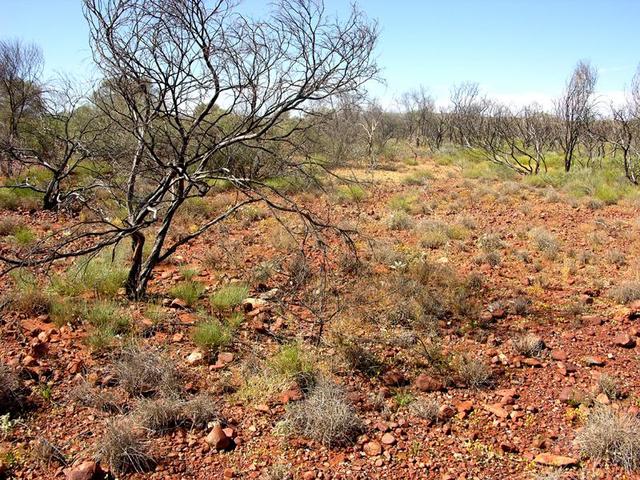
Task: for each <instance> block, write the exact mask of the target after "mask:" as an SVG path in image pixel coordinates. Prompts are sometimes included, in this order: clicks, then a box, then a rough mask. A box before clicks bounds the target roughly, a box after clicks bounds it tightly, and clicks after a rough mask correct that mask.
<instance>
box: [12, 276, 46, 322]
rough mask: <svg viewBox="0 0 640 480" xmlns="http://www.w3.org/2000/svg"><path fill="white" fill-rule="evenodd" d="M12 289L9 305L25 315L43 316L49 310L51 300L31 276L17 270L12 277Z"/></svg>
mask: <svg viewBox="0 0 640 480" xmlns="http://www.w3.org/2000/svg"><path fill="white" fill-rule="evenodd" d="M13 280H14V284H15V286H14V289H13V291H12V292H11V293H10V294H9V299H10V300H11V305H12V307H13V309H14V310H15V311H17V312H20V313H23V314H25V315H43V314H46V313H49V311H50V309H51V298H50V297H49V295H48V294H47V293H46V292H45V291H43V289H42V287H41V286H40V285H39V284H38V282H37V281H36V279H35V277H33V275H31V274H29V273H27V272H25V271H22V270H18V271H16V272H15V273H14V275H13Z"/></svg>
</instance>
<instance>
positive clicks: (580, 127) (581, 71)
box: [555, 60, 598, 172]
mask: <svg viewBox="0 0 640 480" xmlns="http://www.w3.org/2000/svg"><path fill="white" fill-rule="evenodd" d="M597 80H598V73H597V71H596V69H595V68H594V67H592V66H591V65H590V64H589V63H588V62H586V61H583V60H581V61H580V62H578V64H577V65H576V67H575V69H574V70H573V73H572V74H571V78H570V79H569V81H568V82H567V86H566V88H565V91H564V93H563V94H562V96H561V97H560V98H559V99H558V100H557V101H556V104H555V110H556V115H557V116H558V117H559V118H560V121H561V122H562V136H561V137H560V146H561V148H562V151H563V153H564V170H565V171H566V172H569V171H570V170H571V166H572V165H573V160H574V153H575V151H576V148H577V146H578V144H579V141H580V138H581V137H582V135H584V133H585V132H586V131H587V130H588V128H589V125H590V123H591V121H592V119H593V116H594V113H595V109H594V98H593V96H594V91H595V87H596V82H597Z"/></svg>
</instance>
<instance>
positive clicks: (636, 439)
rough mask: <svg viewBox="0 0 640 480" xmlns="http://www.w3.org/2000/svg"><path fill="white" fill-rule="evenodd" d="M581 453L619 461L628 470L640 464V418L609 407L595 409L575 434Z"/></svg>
mask: <svg viewBox="0 0 640 480" xmlns="http://www.w3.org/2000/svg"><path fill="white" fill-rule="evenodd" d="M576 443H577V444H578V446H579V447H580V450H581V451H582V454H583V455H585V456H586V457H589V458H593V459H596V460H601V461H607V462H611V463H614V464H616V465H620V466H621V467H623V468H624V469H626V470H636V469H637V468H639V467H640V420H639V419H637V418H636V417H632V416H630V415H628V414H625V413H617V412H615V411H613V410H612V409H611V408H608V407H604V406H602V407H598V408H596V409H594V410H593V411H592V412H591V414H590V415H589V417H588V418H587V421H586V424H585V425H584V428H583V429H582V430H581V431H580V432H578V434H577V435H576Z"/></svg>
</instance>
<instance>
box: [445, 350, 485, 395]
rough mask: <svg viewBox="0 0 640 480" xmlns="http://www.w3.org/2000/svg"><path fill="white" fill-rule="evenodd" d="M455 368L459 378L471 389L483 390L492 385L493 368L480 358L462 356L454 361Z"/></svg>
mask: <svg viewBox="0 0 640 480" xmlns="http://www.w3.org/2000/svg"><path fill="white" fill-rule="evenodd" d="M453 367H454V369H455V372H456V375H457V376H458V378H460V380H461V381H462V382H463V383H464V384H465V385H466V386H467V387H469V388H483V387H487V386H489V385H490V384H491V381H492V375H493V374H492V371H491V367H490V366H489V365H487V364H486V363H485V362H484V361H483V360H482V359H480V358H479V357H476V356H474V355H471V354H461V355H459V356H457V357H456V358H455V359H454V361H453Z"/></svg>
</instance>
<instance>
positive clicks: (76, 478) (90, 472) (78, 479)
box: [63, 460, 100, 480]
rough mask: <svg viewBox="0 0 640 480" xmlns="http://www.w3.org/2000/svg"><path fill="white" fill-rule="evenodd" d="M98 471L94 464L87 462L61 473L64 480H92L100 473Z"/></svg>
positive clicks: (90, 461)
mask: <svg viewBox="0 0 640 480" xmlns="http://www.w3.org/2000/svg"><path fill="white" fill-rule="evenodd" d="M98 470H99V469H98V465H97V464H96V462H94V461H92V460H87V461H86V462H82V463H81V464H80V465H77V466H74V467H69V468H65V469H64V470H63V472H64V478H65V479H66V480H93V479H94V478H96V476H97V475H98V474H99V473H100V472H99V471H98Z"/></svg>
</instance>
